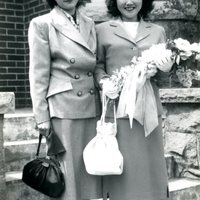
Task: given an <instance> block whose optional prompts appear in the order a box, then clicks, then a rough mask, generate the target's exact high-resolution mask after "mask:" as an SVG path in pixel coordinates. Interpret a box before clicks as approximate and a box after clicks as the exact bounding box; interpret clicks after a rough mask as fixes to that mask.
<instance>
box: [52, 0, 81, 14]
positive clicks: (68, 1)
mask: <svg viewBox="0 0 200 200" xmlns="http://www.w3.org/2000/svg"><path fill="white" fill-rule="evenodd" d="M55 1H56V2H57V4H58V6H60V7H61V8H62V9H64V10H65V11H67V13H69V14H70V15H73V14H74V13H75V10H76V5H77V3H78V1H79V0H55Z"/></svg>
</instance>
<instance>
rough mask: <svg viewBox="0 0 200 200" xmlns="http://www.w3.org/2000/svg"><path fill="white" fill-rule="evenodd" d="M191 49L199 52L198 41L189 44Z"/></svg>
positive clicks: (199, 44) (199, 45)
mask: <svg viewBox="0 0 200 200" xmlns="http://www.w3.org/2000/svg"><path fill="white" fill-rule="evenodd" d="M191 50H192V51H194V52H195V53H199V54H200V43H193V44H191Z"/></svg>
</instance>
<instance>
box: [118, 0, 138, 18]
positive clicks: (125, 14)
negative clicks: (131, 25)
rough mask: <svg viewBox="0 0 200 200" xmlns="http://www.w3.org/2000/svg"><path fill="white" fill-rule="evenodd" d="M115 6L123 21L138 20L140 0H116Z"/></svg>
mask: <svg viewBox="0 0 200 200" xmlns="http://www.w3.org/2000/svg"><path fill="white" fill-rule="evenodd" d="M116 1H117V8H118V10H119V11H120V13H121V17H122V20H124V21H138V18H137V15H138V13H139V11H140V10H141V8H142V0H116Z"/></svg>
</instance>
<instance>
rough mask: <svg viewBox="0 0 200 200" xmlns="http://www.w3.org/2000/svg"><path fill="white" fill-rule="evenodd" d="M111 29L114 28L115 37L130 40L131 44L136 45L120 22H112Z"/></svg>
mask: <svg viewBox="0 0 200 200" xmlns="http://www.w3.org/2000/svg"><path fill="white" fill-rule="evenodd" d="M110 27H111V28H112V31H113V33H114V34H115V35H117V36H119V37H121V38H124V39H125V40H128V41H130V42H133V43H135V41H133V40H132V39H131V38H130V37H129V35H128V34H127V33H126V31H125V29H124V28H123V27H122V25H121V24H120V22H118V21H111V22H110Z"/></svg>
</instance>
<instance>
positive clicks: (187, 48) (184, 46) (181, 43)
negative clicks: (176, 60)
mask: <svg viewBox="0 0 200 200" xmlns="http://www.w3.org/2000/svg"><path fill="white" fill-rule="evenodd" d="M174 43H175V45H176V47H177V48H178V49H179V51H180V57H181V59H182V60H187V59H188V58H189V57H190V56H191V55H192V49H191V45H190V42H189V41H187V40H184V39H182V38H178V39H176V40H174Z"/></svg>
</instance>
